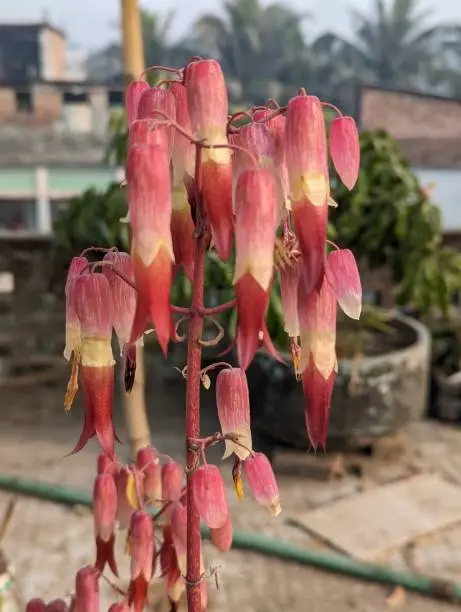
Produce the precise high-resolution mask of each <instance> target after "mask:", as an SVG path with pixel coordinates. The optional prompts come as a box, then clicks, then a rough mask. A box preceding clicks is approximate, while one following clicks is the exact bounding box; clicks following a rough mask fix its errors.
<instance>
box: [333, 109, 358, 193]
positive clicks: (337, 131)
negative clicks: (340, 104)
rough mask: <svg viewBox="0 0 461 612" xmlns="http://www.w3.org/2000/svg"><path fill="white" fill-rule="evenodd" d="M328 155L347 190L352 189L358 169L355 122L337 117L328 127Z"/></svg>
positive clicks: (347, 118)
mask: <svg viewBox="0 0 461 612" xmlns="http://www.w3.org/2000/svg"><path fill="white" fill-rule="evenodd" d="M330 154H331V159H332V160H333V164H334V167H335V169H336V172H337V173H338V174H339V177H340V179H341V180H342V182H343V183H344V185H345V186H346V187H347V188H348V189H353V188H354V185H355V183H356V182H357V178H358V176H359V169H360V142H359V133H358V130H357V126H356V124H355V120H354V119H353V118H352V117H343V116H341V117H337V118H336V119H334V120H333V121H332V122H331V125H330Z"/></svg>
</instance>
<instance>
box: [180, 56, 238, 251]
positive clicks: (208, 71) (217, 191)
mask: <svg viewBox="0 0 461 612" xmlns="http://www.w3.org/2000/svg"><path fill="white" fill-rule="evenodd" d="M184 79H185V85H186V88H187V101H188V106H189V113H190V119H191V125H192V131H193V134H194V136H195V137H196V138H197V139H198V140H205V141H206V143H207V144H209V145H221V146H220V147H219V148H209V149H202V150H201V153H200V154H201V166H200V167H201V170H200V181H201V184H200V191H201V194H202V198H203V203H204V207H205V211H206V214H207V217H208V220H209V222H210V226H211V233H212V237H213V242H214V245H215V248H216V252H217V254H218V256H219V257H220V259H222V260H223V261H226V260H227V259H228V258H229V256H230V253H231V248H232V233H233V217H232V161H231V157H232V155H231V151H230V149H229V148H226V147H225V146H224V145H227V144H228V140H227V114H228V100H227V87H226V82H225V79H224V75H223V72H222V70H221V66H220V65H219V62H217V61H216V60H202V61H194V62H191V63H189V64H188V65H187V68H186V71H185V76H184Z"/></svg>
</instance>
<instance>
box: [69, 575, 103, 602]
mask: <svg viewBox="0 0 461 612" xmlns="http://www.w3.org/2000/svg"><path fill="white" fill-rule="evenodd" d="M99 577H100V573H99V571H98V570H97V569H96V568H95V567H93V566H92V565H87V566H85V567H82V568H81V569H80V570H79V571H78V572H77V575H76V576H75V597H74V602H73V606H72V611H73V612H99Z"/></svg>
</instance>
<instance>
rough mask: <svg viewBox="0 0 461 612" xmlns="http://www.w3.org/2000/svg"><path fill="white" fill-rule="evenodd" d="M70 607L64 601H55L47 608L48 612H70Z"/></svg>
mask: <svg viewBox="0 0 461 612" xmlns="http://www.w3.org/2000/svg"><path fill="white" fill-rule="evenodd" d="M68 610H69V606H68V605H67V604H66V602H65V601H64V600H63V599H53V601H50V603H49V604H48V605H47V606H46V612H68Z"/></svg>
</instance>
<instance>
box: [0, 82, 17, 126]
mask: <svg viewBox="0 0 461 612" xmlns="http://www.w3.org/2000/svg"><path fill="white" fill-rule="evenodd" d="M16 114H17V111H16V97H15V94H14V91H13V90H12V89H8V88H5V87H1V88H0V123H7V122H9V121H11V119H13V118H14V117H15V116H16Z"/></svg>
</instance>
